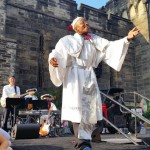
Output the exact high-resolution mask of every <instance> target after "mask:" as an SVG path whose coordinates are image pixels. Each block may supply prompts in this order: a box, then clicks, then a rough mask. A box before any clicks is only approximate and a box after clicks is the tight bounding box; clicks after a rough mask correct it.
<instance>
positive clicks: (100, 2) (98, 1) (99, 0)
mask: <svg viewBox="0 0 150 150" xmlns="http://www.w3.org/2000/svg"><path fill="white" fill-rule="evenodd" d="M75 1H76V3H77V4H78V8H79V6H80V4H81V3H83V4H86V5H88V6H91V7H94V8H101V7H102V6H104V5H105V4H106V3H107V2H108V1H109V0H75Z"/></svg>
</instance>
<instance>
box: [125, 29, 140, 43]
mask: <svg viewBox="0 0 150 150" xmlns="http://www.w3.org/2000/svg"><path fill="white" fill-rule="evenodd" d="M139 33H140V30H139V29H138V28H137V27H134V28H133V29H132V30H130V31H129V32H128V36H127V39H128V40H129V41H130V40H132V39H133V38H135V37H136V36H137V35H138V34H139Z"/></svg>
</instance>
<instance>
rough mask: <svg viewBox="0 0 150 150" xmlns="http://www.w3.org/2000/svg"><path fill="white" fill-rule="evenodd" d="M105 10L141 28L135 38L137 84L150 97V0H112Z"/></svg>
mask: <svg viewBox="0 0 150 150" xmlns="http://www.w3.org/2000/svg"><path fill="white" fill-rule="evenodd" d="M105 12H106V13H108V14H115V15H118V16H120V17H123V18H127V19H129V20H131V21H132V23H133V25H134V26H136V27H137V28H138V29H140V32H141V35H140V36H138V38H136V40H134V43H135V45H134V49H135V50H134V51H135V54H134V55H135V57H134V58H135V60H134V61H135V64H134V66H135V70H134V74H135V77H136V83H135V84H136V87H137V89H136V90H137V91H138V92H139V93H141V94H143V95H146V96H148V97H149V98H150V94H149V93H150V65H149V64H150V43H149V42H150V1H149V0H122V1H120V0H110V1H109V2H108V3H107V4H106V6H105Z"/></svg>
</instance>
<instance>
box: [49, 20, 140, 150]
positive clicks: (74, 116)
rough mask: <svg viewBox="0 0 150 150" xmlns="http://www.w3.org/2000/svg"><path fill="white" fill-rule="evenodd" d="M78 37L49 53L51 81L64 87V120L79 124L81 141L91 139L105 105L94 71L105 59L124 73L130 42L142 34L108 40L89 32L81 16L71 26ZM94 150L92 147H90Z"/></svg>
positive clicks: (133, 32) (67, 38) (68, 38)
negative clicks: (123, 68) (123, 65)
mask: <svg viewBox="0 0 150 150" xmlns="http://www.w3.org/2000/svg"><path fill="white" fill-rule="evenodd" d="M71 25H72V27H73V29H74V30H75V32H76V33H75V34H74V36H72V35H67V36H65V37H63V38H61V39H60V40H59V41H58V43H57V44H56V47H55V49H54V50H53V51H52V52H51V53H50V54H49V71H50V79H51V81H52V82H53V84H54V85H55V86H60V85H62V84H63V97H62V116H61V117H62V118H61V119H62V120H69V121H72V122H73V123H78V124H79V127H78V128H77V131H78V133H77V135H75V136H78V139H79V140H80V141H81V140H82V141H84V140H91V133H92V130H93V127H94V125H95V124H96V123H97V120H102V105H101V97H100V92H99V87H98V84H97V80H96V76H95V73H94V70H93V68H96V67H97V66H98V64H99V63H100V62H101V61H102V60H103V61H104V62H105V63H106V64H108V65H109V66H110V67H112V68H114V69H115V70H116V71H120V69H121V66H122V64H123V61H124V59H125V56H126V53H127V49H128V46H129V40H130V39H132V38H133V37H134V36H136V35H137V34H138V33H139V30H138V29H137V28H134V29H132V30H131V31H130V32H129V34H128V36H127V37H125V38H123V39H120V40H117V41H113V42H111V41H108V40H106V39H104V38H101V37H100V36H97V35H95V34H91V33H89V24H88V22H87V21H86V20H85V19H84V18H82V17H77V18H76V19H75V20H74V21H73V23H72V24H71ZM79 143H81V142H79V141H77V144H76V145H77V146H76V147H77V148H79V149H84V148H85V146H82V145H86V142H82V144H79ZM87 145H88V148H89V149H90V147H91V145H90V144H87Z"/></svg>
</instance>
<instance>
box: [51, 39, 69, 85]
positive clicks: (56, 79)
mask: <svg viewBox="0 0 150 150" xmlns="http://www.w3.org/2000/svg"><path fill="white" fill-rule="evenodd" d="M53 57H55V58H56V59H57V61H58V67H53V66H52V65H51V64H50V63H49V62H50V59H51V58H53ZM67 58H68V54H67V51H66V50H65V48H64V46H63V44H62V42H61V41H60V40H59V41H58V43H57V44H56V47H55V49H54V50H52V52H51V53H50V54H49V58H48V63H49V73H50V79H51V81H52V83H53V84H54V85H55V86H61V85H62V83H63V79H64V76H65V73H66V66H67Z"/></svg>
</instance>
